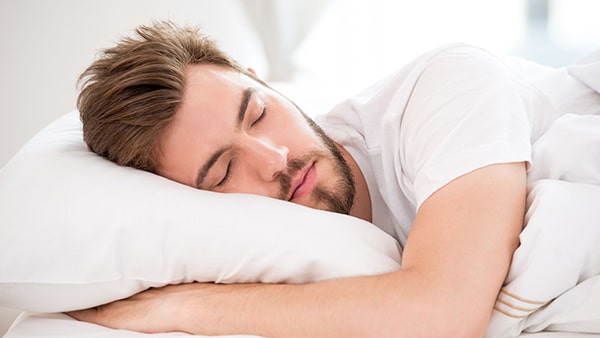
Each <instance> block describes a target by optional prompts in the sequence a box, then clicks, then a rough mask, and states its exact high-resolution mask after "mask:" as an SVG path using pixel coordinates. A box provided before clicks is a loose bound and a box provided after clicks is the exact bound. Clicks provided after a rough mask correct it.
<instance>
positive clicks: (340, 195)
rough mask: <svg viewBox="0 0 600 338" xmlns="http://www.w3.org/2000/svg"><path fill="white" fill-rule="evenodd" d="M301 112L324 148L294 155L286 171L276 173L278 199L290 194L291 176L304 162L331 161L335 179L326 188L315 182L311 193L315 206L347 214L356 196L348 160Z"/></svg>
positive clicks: (285, 197)
mask: <svg viewBox="0 0 600 338" xmlns="http://www.w3.org/2000/svg"><path fill="white" fill-rule="evenodd" d="M302 115H303V116H304V118H305V119H306V121H307V123H308V125H309V126H310V127H311V129H312V130H313V131H314V132H315V134H316V135H317V136H318V137H319V138H320V139H321V141H322V143H323V145H324V146H325V147H324V148H325V150H324V151H321V150H319V151H312V152H309V153H308V154H305V155H303V156H302V157H300V158H294V159H291V160H289V161H288V168H287V169H288V170H287V171H286V174H282V175H280V176H279V181H280V187H281V188H280V192H279V198H280V199H284V200H285V199H287V197H288V196H290V189H291V183H292V177H294V176H295V175H296V174H297V173H298V171H300V170H302V168H304V167H305V166H306V164H307V163H308V161H311V160H314V159H317V160H325V161H329V162H331V163H332V166H333V172H334V175H335V177H334V178H333V180H335V182H333V183H332V184H331V185H330V186H329V187H325V186H323V185H322V184H317V186H316V187H315V188H314V189H313V191H312V196H313V197H314V198H315V199H316V200H317V201H318V202H319V203H318V205H319V206H317V207H318V208H319V209H323V210H328V211H333V212H337V213H341V214H346V215H347V214H350V211H351V210H352V207H353V206H354V197H355V195H356V188H355V184H354V176H353V175H352V170H351V169H350V166H349V165H348V162H347V161H346V160H345V159H344V157H343V156H342V154H341V152H340V150H339V149H338V148H337V147H336V145H335V143H334V142H333V140H332V139H331V138H330V137H329V136H327V135H326V134H325V132H324V131H323V129H321V127H319V126H318V125H317V124H316V123H315V122H314V121H313V120H312V119H310V118H309V117H308V116H306V114H304V113H302ZM320 205H323V206H324V207H320Z"/></svg>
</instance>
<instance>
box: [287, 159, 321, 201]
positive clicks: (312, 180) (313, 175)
mask: <svg viewBox="0 0 600 338" xmlns="http://www.w3.org/2000/svg"><path fill="white" fill-rule="evenodd" d="M316 182H317V168H316V166H315V163H314V162H313V163H311V164H310V165H308V166H306V168H305V169H304V170H302V171H301V172H299V173H298V176H297V177H296V178H295V179H294V182H293V184H292V189H291V191H292V195H291V197H290V201H293V200H295V199H300V198H302V197H304V196H306V195H308V194H309V193H310V192H311V191H312V190H313V188H314V187H315V184H316Z"/></svg>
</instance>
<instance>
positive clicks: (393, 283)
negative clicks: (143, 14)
mask: <svg viewBox="0 0 600 338" xmlns="http://www.w3.org/2000/svg"><path fill="white" fill-rule="evenodd" d="M195 75H197V76H195ZM190 76H191V78H193V79H192V80H190V83H189V87H188V89H190V91H191V92H196V93H199V92H202V91H201V90H200V89H202V90H208V91H205V92H204V93H206V95H195V96H185V97H186V99H185V100H184V102H185V103H184V106H183V107H182V109H181V111H180V112H178V116H177V118H176V120H175V122H174V124H173V126H172V128H171V129H170V131H169V132H168V133H167V135H166V136H165V138H164V140H163V146H162V151H163V157H162V158H161V164H162V166H161V174H163V175H164V176H166V177H169V178H171V179H174V180H176V181H179V182H182V183H185V184H189V185H195V184H196V181H197V176H198V171H199V170H200V171H202V170H201V168H202V167H203V163H206V161H207V159H208V158H210V157H211V154H212V153H214V152H215V151H216V150H218V149H222V148H224V147H229V148H227V149H228V150H227V151H226V153H227V152H229V154H226V153H224V155H223V156H224V157H223V156H221V157H220V158H219V160H218V161H216V162H215V165H214V167H213V169H212V170H210V171H208V172H207V175H206V178H205V179H204V180H202V185H201V186H200V188H203V189H209V190H215V191H223V192H233V191H236V192H248V193H255V194H261V195H266V196H271V197H274V198H279V197H281V195H282V193H281V192H282V189H281V181H280V180H278V177H279V176H280V175H282V174H285V173H289V172H290V168H289V161H290V159H295V158H300V159H304V158H306V157H307V156H308V160H307V163H313V164H314V168H315V171H314V172H311V175H308V172H310V171H304V174H302V175H304V176H302V175H300V174H296V175H297V176H294V177H293V178H292V182H294V183H292V188H291V189H294V187H298V183H297V182H306V181H310V182H311V183H302V184H300V185H299V186H300V187H302V186H304V188H299V189H300V190H301V192H302V194H299V195H301V196H299V197H298V198H296V197H293V198H292V199H291V200H292V202H295V203H300V204H303V205H306V206H310V207H314V208H322V209H329V205H328V204H327V203H325V202H324V201H323V200H322V199H320V198H317V197H316V195H315V194H314V191H315V189H314V188H315V187H320V188H322V189H324V190H325V191H329V192H330V193H331V194H332V195H333V196H341V195H343V194H342V193H341V192H340V190H342V189H341V188H340V187H339V184H343V183H340V182H343V180H341V178H340V175H341V171H340V170H339V167H338V166H337V165H336V164H335V163H336V161H335V160H334V159H333V157H331V156H330V151H329V150H328V149H327V146H325V145H324V144H323V142H322V139H321V138H320V137H319V136H318V135H317V134H316V133H315V131H314V129H313V128H311V127H310V126H309V124H307V123H306V120H305V119H304V117H303V116H302V115H301V114H300V112H299V111H298V110H297V109H296V108H295V106H294V105H293V104H291V103H290V102H289V101H287V100H285V98H283V97H282V96H280V95H278V94H277V93H275V92H273V91H271V90H269V89H267V88H265V87H260V86H259V85H258V84H257V83H256V82H254V81H252V80H250V79H249V78H247V77H245V76H243V75H239V74H235V73H231V72H227V71H224V70H223V69H219V68H215V67H212V66H198V67H196V68H194V69H192V70H190ZM194 79H196V80H197V81H195V80H194ZM208 84H212V86H211V87H212V89H209V88H207V87H209V86H208ZM248 87H256V88H257V94H256V100H255V101H252V100H251V101H250V103H249V105H248V112H247V113H246V115H247V116H246V117H247V118H249V120H248V121H247V122H243V123H242V127H241V128H239V127H237V126H236V124H235V121H236V116H237V115H238V112H239V106H240V103H239V102H240V98H241V97H243V92H244V90H245V89H246V88H248ZM210 90H214V91H215V92H211V91H210ZM217 91H218V92H217ZM186 95H187V93H186ZM190 95H191V94H190ZM217 97H218V98H219V99H217ZM264 105H266V106H267V107H268V109H267V112H268V114H267V116H265V117H264V118H262V119H260V120H259V122H258V123H257V124H253V122H256V120H258V119H259V116H260V112H261V111H262V107H263V106H264ZM209 116H210V118H209ZM282 125H285V126H286V128H281V127H280V126H282ZM247 126H252V127H247ZM336 148H338V150H339V151H340V154H341V155H342V157H343V158H344V159H345V160H346V162H347V164H348V167H349V169H350V171H351V172H352V176H353V177H354V179H355V187H356V194H355V196H354V204H353V206H352V208H351V210H350V214H351V215H354V216H357V217H361V218H363V219H367V220H370V218H371V205H370V200H369V197H368V190H367V187H366V184H365V182H364V178H363V177H362V174H361V172H360V168H358V166H357V165H356V163H355V162H354V160H353V159H352V158H351V156H350V155H349V154H348V153H347V152H346V151H345V150H344V149H343V148H341V147H339V146H336ZM307 154H308V155H307ZM232 158H234V160H233V161H234V167H232V169H234V171H232V173H231V174H230V177H229V178H227V181H226V184H224V185H218V182H221V181H222V179H223V178H224V177H226V176H227V174H226V172H227V167H228V166H230V164H229V163H231V159H232ZM311 170H312V169H311ZM308 176H310V178H307V177H308ZM298 177H302V179H299V178H298ZM332 182H335V183H332ZM525 186H526V168H525V164H523V163H505V164H495V165H491V166H487V167H484V168H480V169H477V170H474V171H472V172H470V173H468V174H466V175H464V176H461V177H459V178H457V179H455V180H453V181H451V182H450V183H448V184H447V185H445V186H444V187H442V188H440V189H439V190H438V191H436V192H435V193H433V194H432V195H431V196H430V197H429V198H428V199H427V200H426V201H425V202H424V203H423V204H422V205H421V207H420V208H419V210H418V211H417V215H416V219H415V222H414V224H413V229H412V231H411V234H410V236H409V239H408V241H407V243H406V246H405V249H404V252H403V258H402V260H403V261H402V270H400V271H396V272H393V273H388V274H384V275H378V276H367V277H354V278H345V279H338V280H332V281H325V282H318V283H311V284H305V285H259V284H239V285H215V284H198V283H194V284H187V285H173V286H168V287H165V288H161V289H152V290H148V291H146V292H142V293H141V294H138V295H136V296H134V297H131V298H129V299H127V300H124V301H118V302H114V303H111V304H107V305H104V306H102V307H99V308H95V309H90V310H84V311H76V312H72V313H70V315H72V316H73V317H75V318H77V319H80V320H84V321H90V322H94V323H98V324H101V325H105V326H108V327H113V328H124V329H130V330H136V331H142V332H170V331H184V332H189V333H194V334H208V335H217V334H236V333H240V334H242V333H245V334H257V335H263V336H267V337H411V338H415V337H429V338H431V337H483V336H484V335H485V332H486V329H487V325H488V322H489V318H490V315H491V312H492V307H493V304H494V301H495V299H496V296H497V293H498V291H499V289H500V287H501V285H502V282H503V280H504V278H505V276H506V273H507V271H508V267H509V265H510V260H511V257H512V253H513V251H514V250H515V249H516V247H517V245H518V235H519V232H520V230H521V226H522V224H523V215H524V212H525V196H526V188H525ZM292 191H294V190H292ZM290 194H291V195H290ZM290 196H294V195H293V193H290V192H287V194H284V198H287V197H290ZM299 318H301V320H299Z"/></svg>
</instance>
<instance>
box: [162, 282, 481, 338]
mask: <svg viewBox="0 0 600 338" xmlns="http://www.w3.org/2000/svg"><path fill="white" fill-rule="evenodd" d="M418 277H419V276H417V275H416V274H414V275H412V274H411V273H403V272H398V273H392V274H386V275H381V276H372V277H357V278H348V279H341V280H333V281H328V282H321V283H313V284H306V285H268V284H240V285H206V284H197V285H195V287H194V288H189V293H188V294H183V293H182V294H180V295H179V296H180V298H179V300H178V301H176V302H172V304H173V305H176V304H177V303H179V305H177V306H178V308H179V310H178V311H179V313H180V314H181V317H180V319H181V321H180V323H179V324H180V325H181V327H179V329H180V330H181V331H185V332H189V333H195V334H207V333H208V334H215V335H217V334H242V333H245V334H248V333H251V334H257V335H262V336H265V337H328V338H332V337H411V338H415V337H429V338H431V337H481V336H483V334H484V333H485V327H486V326H487V321H488V320H489V313H487V314H486V313H481V312H480V313H470V314H469V315H468V316H467V312H468V309H466V308H465V307H464V306H463V305H464V304H459V303H460V302H461V300H460V299H453V298H452V297H451V296H448V295H446V297H438V295H435V294H432V293H431V292H428V291H427V290H428V289H430V286H428V285H427V284H428V283H429V282H425V281H424V280H423V279H422V278H421V279H420V278H418ZM438 289H439V288H438ZM444 293H445V292H444ZM449 293H450V294H452V292H451V291H450V292H449ZM454 306H463V308H462V309H456V308H454ZM181 312H184V313H181ZM489 312H491V308H490V311H489ZM482 330H483V331H482Z"/></svg>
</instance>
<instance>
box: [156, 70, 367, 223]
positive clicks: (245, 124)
mask: <svg viewBox="0 0 600 338" xmlns="http://www.w3.org/2000/svg"><path fill="white" fill-rule="evenodd" d="M161 141H162V142H161V152H162V154H161V157H160V158H159V174H160V175H162V176H165V177H167V178H170V179H172V180H175V181H177V182H180V183H183V184H186V185H189V186H193V187H197V188H199V189H203V190H210V191H216V192H235V193H249V194H257V195H263V196H268V197H273V198H279V199H282V200H287V201H291V202H294V203H298V204H301V205H305V206H308V207H313V208H317V209H323V210H330V211H335V212H340V213H346V214H347V213H349V212H350V209H351V208H352V205H353V202H354V193H355V192H354V181H353V178H352V174H351V171H350V169H349V167H348V165H347V164H346V162H345V161H344V159H343V158H342V155H341V154H340V152H339V151H338V149H337V148H336V146H335V144H334V143H333V141H331V140H330V139H329V138H328V137H327V136H325V135H324V133H323V132H322V131H321V129H320V128H319V127H318V126H316V125H315V124H314V123H313V122H312V121H311V120H310V119H308V118H306V117H305V116H304V115H303V114H302V113H301V112H300V111H299V110H298V109H297V108H296V106H295V105H294V104H292V103H291V102H290V101H289V100H287V99H285V98H284V97H283V96H281V95H279V94H278V93H277V92H275V91H273V90H271V89H269V88H267V87H265V86H263V85H261V84H259V83H258V82H256V81H254V80H253V79H251V78H249V77H248V76H246V75H244V74H241V73H238V72H235V71H231V70H227V69H225V68H222V67H218V66H214V65H194V66H190V67H188V69H187V73H186V88H185V91H184V96H183V103H182V105H181V107H180V109H179V111H178V112H177V113H176V115H175V118H174V120H173V122H172V123H171V125H170V126H169V128H168V129H167V131H166V133H165V135H164V136H163V139H162V140H161Z"/></svg>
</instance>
